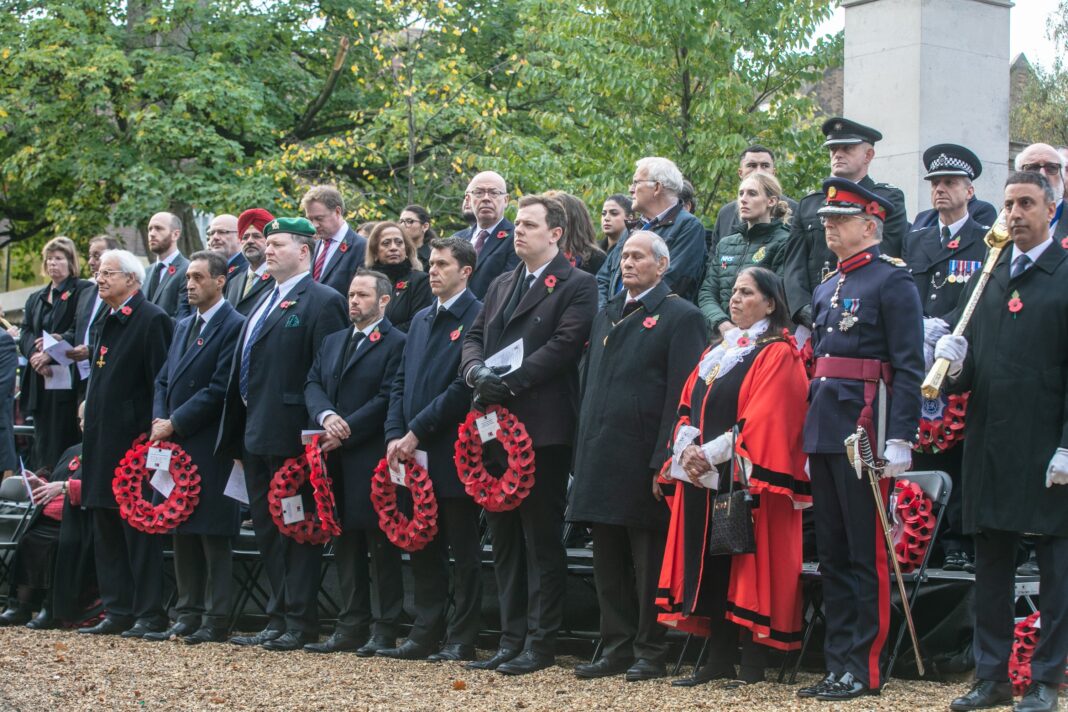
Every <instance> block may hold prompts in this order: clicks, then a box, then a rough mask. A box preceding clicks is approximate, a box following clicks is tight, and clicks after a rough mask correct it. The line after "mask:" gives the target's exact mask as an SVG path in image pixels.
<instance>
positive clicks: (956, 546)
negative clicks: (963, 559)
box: [912, 443, 973, 555]
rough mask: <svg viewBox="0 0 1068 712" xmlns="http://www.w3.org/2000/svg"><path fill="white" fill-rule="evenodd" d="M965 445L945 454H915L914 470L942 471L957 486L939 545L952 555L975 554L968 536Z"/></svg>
mask: <svg viewBox="0 0 1068 712" xmlns="http://www.w3.org/2000/svg"><path fill="white" fill-rule="evenodd" d="M963 457H964V445H963V444H960V443H958V444H957V446H956V447H952V448H950V449H949V450H946V451H945V452H939V453H934V454H928V453H913V454H912V469H913V470H917V471H920V470H942V471H943V472H945V473H946V474H947V475H949V478H950V480H951V481H952V482H953V490H952V491H951V492H950V493H949V501H948V502H946V513H945V514H944V515H942V530H941V532H940V533H939V535H938V541H939V542H940V543H941V544H942V549H943V550H944V551H945V552H946V553H947V554H948V553H949V552H951V551H963V552H965V553H966V554H969V555H970V554H971V553H972V552H973V547H972V538H971V537H970V536H968V535H967V534H965V533H964V487H963V484H962V478H961V473H962V471H963V470H962V458H963Z"/></svg>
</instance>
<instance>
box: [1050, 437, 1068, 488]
mask: <svg viewBox="0 0 1068 712" xmlns="http://www.w3.org/2000/svg"><path fill="white" fill-rule="evenodd" d="M1053 485H1068V450H1066V449H1065V448H1063V447H1059V448H1057V452H1055V453H1053V457H1052V458H1051V459H1050V461H1049V467H1047V468H1046V487H1052V486H1053Z"/></svg>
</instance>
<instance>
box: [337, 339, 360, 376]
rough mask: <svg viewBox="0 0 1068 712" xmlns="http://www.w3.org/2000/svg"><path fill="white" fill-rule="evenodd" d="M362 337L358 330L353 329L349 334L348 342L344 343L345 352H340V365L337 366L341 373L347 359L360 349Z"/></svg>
mask: <svg viewBox="0 0 1068 712" xmlns="http://www.w3.org/2000/svg"><path fill="white" fill-rule="evenodd" d="M363 337H364V333H363V332H362V331H360V330H358V329H353V330H352V333H351V334H349V340H348V341H346V342H345V350H344V351H342V352H341V363H340V364H339V366H340V369H341V371H343V370H345V365H346V364H347V363H348V362H349V357H350V356H352V354H354V353H355V352H356V349H358V348H359V347H360V342H361V341H363ZM339 373H340V371H339Z"/></svg>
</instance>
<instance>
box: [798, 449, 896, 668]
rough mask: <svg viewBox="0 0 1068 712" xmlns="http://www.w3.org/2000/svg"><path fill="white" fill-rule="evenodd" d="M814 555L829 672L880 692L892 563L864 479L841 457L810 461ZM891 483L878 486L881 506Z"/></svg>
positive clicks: (811, 457) (818, 457)
mask: <svg viewBox="0 0 1068 712" xmlns="http://www.w3.org/2000/svg"><path fill="white" fill-rule="evenodd" d="M808 461H809V472H810V475H811V479H812V504H813V510H814V514H815V526H816V547H817V549H818V550H819V561H820V576H821V578H822V581H823V612H824V615H825V616H826V618H827V631H826V634H825V638H824V657H825V659H826V662H827V670H828V671H829V672H833V673H835V674H836V675H839V676H841V675H843V674H845V673H847V672H849V673H852V674H853V677H855V678H856V679H857V680H859V681H860V682H862V683H864V684H865V685H867V686H868V687H870V688H872V689H877V688H879V687H880V686H881V685H882V675H881V671H882V666H883V662H884V659H885V657H886V638H887V634H888V632H889V628H890V573H889V566H890V561H889V559H888V558H887V553H886V540H885V539H884V537H883V533H882V528H881V525H880V523H879V515H878V513H877V512H876V509H875V498H874V497H873V496H872V490H871V484H870V482H869V480H868V478H867V475H865V477H864V478H863V479H858V478H857V473H856V470H854V469H853V468H852V466H850V464H849V461H848V460H847V459H846V456H845V455H844V454H842V455H836V454H831V455H829V454H816V455H809V460H808ZM889 482H890V480H883V481H882V482H881V493H882V498H883V506H884V507H885V506H886V502H887V494H888V492H889Z"/></svg>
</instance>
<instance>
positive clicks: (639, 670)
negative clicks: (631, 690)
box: [624, 659, 667, 682]
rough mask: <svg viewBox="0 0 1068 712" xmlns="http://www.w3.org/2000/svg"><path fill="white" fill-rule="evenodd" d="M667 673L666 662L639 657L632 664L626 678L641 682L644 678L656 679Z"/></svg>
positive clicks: (630, 680)
mask: <svg viewBox="0 0 1068 712" xmlns="http://www.w3.org/2000/svg"><path fill="white" fill-rule="evenodd" d="M666 674H667V671H666V670H664V663H654V662H653V661H652V660H641V659H639V660H638V661H637V662H636V663H634V664H633V665H631V666H630V668H629V669H628V670H627V675H626V677H625V678H624V679H625V680H626V681H627V682H641V681H642V680H656V679H657V678H661V677H664V676H665V675H666Z"/></svg>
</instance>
